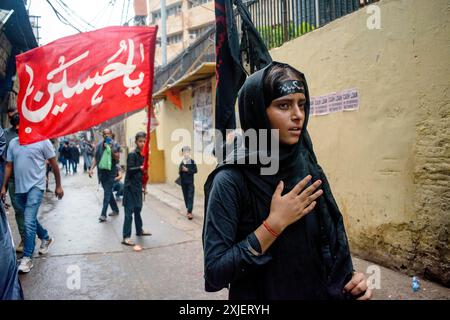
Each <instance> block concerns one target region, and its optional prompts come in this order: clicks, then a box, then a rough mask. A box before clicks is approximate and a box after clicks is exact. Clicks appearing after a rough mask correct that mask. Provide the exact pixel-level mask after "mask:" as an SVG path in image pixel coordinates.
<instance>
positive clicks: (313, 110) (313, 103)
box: [309, 97, 316, 116]
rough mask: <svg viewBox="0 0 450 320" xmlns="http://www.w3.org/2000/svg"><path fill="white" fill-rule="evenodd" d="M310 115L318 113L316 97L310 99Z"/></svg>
mask: <svg viewBox="0 0 450 320" xmlns="http://www.w3.org/2000/svg"><path fill="white" fill-rule="evenodd" d="M309 115H310V116H314V115H316V98H315V97H311V99H310V101H309Z"/></svg>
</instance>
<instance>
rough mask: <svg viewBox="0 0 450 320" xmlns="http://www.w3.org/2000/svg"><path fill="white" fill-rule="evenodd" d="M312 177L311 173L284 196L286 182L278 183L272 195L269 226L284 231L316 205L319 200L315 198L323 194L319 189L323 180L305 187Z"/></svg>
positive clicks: (278, 231) (277, 230)
mask: <svg viewBox="0 0 450 320" xmlns="http://www.w3.org/2000/svg"><path fill="white" fill-rule="evenodd" d="M311 179H312V177H311V176H310V175H309V176H307V177H305V178H304V179H303V180H301V181H300V182H299V183H298V184H297V185H296V186H295V187H294V188H293V189H292V190H291V191H290V192H289V193H287V194H285V195H284V196H282V195H281V193H282V192H283V188H284V183H283V181H280V183H278V186H277V188H276V189H275V192H274V194H273V196H272V202H271V204H270V214H269V217H268V218H267V220H266V221H267V223H268V224H269V226H270V227H271V228H272V229H273V230H274V231H276V232H277V233H278V234H280V233H281V232H283V230H284V229H285V228H286V227H287V226H289V225H291V224H292V223H294V222H296V221H298V220H300V219H301V218H302V217H303V216H305V215H306V214H308V213H310V212H311V211H312V210H313V209H314V207H315V206H316V203H317V202H316V201H315V200H316V199H317V198H318V197H320V196H321V195H322V194H323V191H322V190H317V188H318V187H319V186H320V185H321V184H322V181H320V180H317V181H315V182H314V183H313V184H312V185H310V186H309V187H308V188H306V189H304V188H305V186H306V184H307V183H308V182H309V181H310V180H311ZM303 189H304V190H303Z"/></svg>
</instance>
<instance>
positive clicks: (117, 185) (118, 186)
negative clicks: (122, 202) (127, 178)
mask: <svg viewBox="0 0 450 320" xmlns="http://www.w3.org/2000/svg"><path fill="white" fill-rule="evenodd" d="M113 192H115V193H116V198H117V197H122V196H123V183H122V182H120V181H115V182H114V187H113Z"/></svg>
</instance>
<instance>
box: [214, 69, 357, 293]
mask: <svg viewBox="0 0 450 320" xmlns="http://www.w3.org/2000/svg"><path fill="white" fill-rule="evenodd" d="M275 66H280V67H285V68H286V67H289V68H290V69H291V70H292V71H293V73H295V74H296V75H297V76H296V78H298V79H292V80H301V82H302V83H303V86H304V91H305V96H306V103H305V106H304V108H305V120H304V124H303V128H302V133H301V136H300V139H299V141H298V143H297V144H295V145H290V146H287V145H281V144H280V146H279V154H278V155H276V154H271V155H270V156H271V157H272V159H274V157H277V160H278V161H279V170H278V172H277V173H276V174H273V175H261V171H260V169H261V167H263V166H264V165H262V164H261V163H260V162H259V161H258V163H256V164H249V159H250V158H251V157H252V156H255V153H256V155H258V156H259V155H261V154H262V153H263V154H264V155H265V154H267V150H261V149H258V150H250V149H249V148H248V145H247V144H246V143H245V141H244V143H241V144H235V146H234V147H235V148H234V150H233V152H231V153H230V154H229V155H228V156H227V157H226V159H225V160H224V161H222V162H220V163H219V165H218V166H217V168H216V169H215V170H214V171H213V172H212V173H211V174H210V176H209V177H208V179H207V181H206V183H205V202H206V203H205V210H206V208H207V202H208V196H209V192H210V190H211V187H212V182H213V180H214V176H215V175H216V173H217V172H218V171H220V170H223V169H224V168H226V167H229V166H235V167H237V168H239V170H241V172H242V173H243V175H244V177H245V179H246V181H247V185H248V189H249V190H250V192H251V193H252V194H253V195H254V198H255V204H253V211H254V216H253V222H254V226H252V228H255V229H256V227H257V226H259V225H260V224H261V223H262V221H263V220H264V219H265V218H267V214H268V212H269V210H270V203H271V199H272V195H273V193H274V191H275V189H276V187H277V185H278V183H279V181H280V180H283V182H284V185H285V188H284V191H283V194H285V193H287V192H289V191H290V190H292V188H293V187H294V186H295V185H296V184H297V183H298V182H299V181H300V180H302V179H303V178H304V177H306V176H307V175H311V176H312V180H311V181H312V182H314V181H316V180H318V179H320V180H321V181H322V185H321V187H322V189H323V195H322V196H321V197H319V199H318V200H317V205H316V207H315V208H314V210H313V212H311V213H309V214H308V215H306V216H305V217H303V218H302V219H300V220H299V221H297V222H296V223H294V224H293V225H296V224H297V225H301V228H300V229H297V230H295V227H292V228H291V229H290V231H291V233H292V232H297V233H299V232H301V233H302V237H301V238H298V237H297V238H295V237H293V236H294V235H291V238H290V240H288V241H287V243H285V244H283V239H282V236H283V234H282V235H281V236H280V238H279V239H277V241H276V242H275V243H274V245H275V244H276V245H277V246H278V247H277V250H278V251H283V250H284V251H288V246H289V245H290V244H289V241H290V242H291V243H292V239H299V241H300V242H302V243H301V244H299V246H300V247H299V248H300V250H301V251H302V252H304V251H308V252H309V254H308V255H307V256H308V259H309V260H310V261H308V263H305V264H303V262H302V261H298V262H297V261H296V257H295V256H293V257H292V259H290V260H289V261H291V260H292V262H293V263H298V264H300V266H299V267H296V268H295V270H296V272H301V273H304V274H311V273H314V274H315V275H316V278H317V279H316V280H317V281H318V283H317V288H310V289H306V290H315V291H316V292H317V291H321V294H319V296H322V297H323V296H326V297H328V298H332V299H342V298H345V296H344V295H343V294H342V289H343V287H344V286H345V284H346V283H347V282H348V281H349V280H350V279H351V276H352V271H353V266H352V261H351V256H350V250H349V246H348V241H347V237H346V234H345V229H344V224H343V219H342V215H341V213H340V211H339V208H338V206H337V204H336V202H335V200H334V197H333V195H332V193H331V189H330V186H329V183H328V180H327V179H326V177H325V174H324V172H323V170H322V168H321V167H320V166H319V164H318V163H317V158H316V156H315V154H314V150H313V146H312V141H311V139H310V136H309V134H308V131H307V124H308V119H309V111H310V97H309V92H308V86H307V82H306V79H305V77H304V75H303V74H302V73H301V72H300V71H298V70H295V69H294V68H292V67H290V66H288V65H286V64H282V63H279V62H272V63H271V64H269V65H268V66H267V67H265V68H264V69H261V70H259V71H257V72H255V73H253V74H252V75H251V76H249V77H248V78H247V80H246V81H245V83H244V85H243V86H242V88H241V90H240V92H239V100H238V102H239V116H240V122H241V128H242V129H243V130H244V131H245V130H249V129H256V130H259V129H268V130H269V129H270V123H269V119H268V117H267V114H266V108H267V107H268V106H269V105H270V103H271V101H272V100H273V99H272V97H271V94H270V92H268V91H270V90H268V89H267V87H265V85H264V82H265V81H264V80H265V78H266V76H267V74H268V72H269V71H270V70H271V68H273V67H275ZM291 73H292V72H291ZM268 140H270V139H268ZM241 141H242V140H241ZM258 142H259V145H260V144H261V141H258ZM265 145H269V146H270V141H266V142H265ZM237 160H241V161H237ZM237 162H245V164H237ZM261 207H263V208H265V210H264V212H265V216H264V215H261V212H262V210H261ZM205 216H206V212H205ZM302 220H303V221H302ZM288 228H289V227H288ZM286 230H287V229H286ZM294 230H295V231H294ZM284 233H287V232H286V231H285V232H284ZM313 234H314V235H315V236H314V237H313ZM288 236H289V235H286V237H288ZM274 245H272V247H274ZM272 247H271V248H272ZM269 250H270V248H269ZM275 258H276V257H275ZM300 260H301V259H300ZM303 261H304V257H303ZM279 276H281V277H283V276H286V275H279ZM313 296H318V295H317V294H315V295H313Z"/></svg>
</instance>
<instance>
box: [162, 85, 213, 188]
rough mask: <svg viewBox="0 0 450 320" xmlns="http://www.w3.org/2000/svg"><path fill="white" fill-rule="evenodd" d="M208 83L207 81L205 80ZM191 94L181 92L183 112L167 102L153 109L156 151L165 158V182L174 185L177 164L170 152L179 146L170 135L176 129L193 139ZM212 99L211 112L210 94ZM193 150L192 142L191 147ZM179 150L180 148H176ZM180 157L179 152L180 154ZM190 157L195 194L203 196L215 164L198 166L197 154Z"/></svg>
mask: <svg viewBox="0 0 450 320" xmlns="http://www.w3.org/2000/svg"><path fill="white" fill-rule="evenodd" d="M205 81H208V80H205ZM209 81H211V84H212V88H215V78H214V77H212V78H211V79H210V80H209ZM213 91H214V90H213ZM191 94H192V91H191V90H190V89H186V90H184V91H182V92H181V100H182V105H183V110H179V109H177V108H176V107H175V106H174V105H173V104H172V103H170V102H169V101H168V100H166V101H164V102H160V103H158V104H157V106H156V109H155V115H156V118H157V119H158V121H159V123H160V125H159V126H158V127H157V128H156V134H157V143H158V149H161V150H164V158H165V173H166V182H167V183H174V181H175V180H176V178H177V177H178V166H179V164H180V163H179V162H174V161H172V160H171V153H172V150H174V148H175V147H176V146H177V145H178V144H179V142H180V141H179V140H178V141H171V134H172V132H174V130H176V129H178V128H184V129H187V130H188V131H189V132H190V134H191V136H192V138H193V122H192V110H191V105H192V103H191ZM212 95H213V98H212V101H213V106H212V108H213V110H214V100H215V98H214V95H215V93H214V92H212ZM213 117H214V115H213ZM191 148H192V150H193V149H194V148H193V141H192V145H191ZM178 149H181V148H178ZM179 154H180V155H181V150H180V153H179ZM191 155H192V157H193V159H194V160H195V161H196V162H197V168H198V173H197V174H196V175H195V177H194V179H195V188H196V192H197V193H199V194H203V185H204V183H205V181H206V178H207V177H208V175H209V173H210V172H211V171H212V170H213V169H214V168H215V166H216V164H215V162H214V164H206V163H203V164H200V162H201V161H202V159H200V157H201V156H202V155H201V154H199V153H194V151H192V154H191ZM207 160H208V161H209V160H211V161H212V160H215V159H214V158H213V157H208V159H207Z"/></svg>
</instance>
